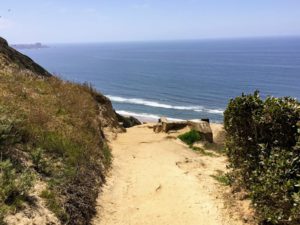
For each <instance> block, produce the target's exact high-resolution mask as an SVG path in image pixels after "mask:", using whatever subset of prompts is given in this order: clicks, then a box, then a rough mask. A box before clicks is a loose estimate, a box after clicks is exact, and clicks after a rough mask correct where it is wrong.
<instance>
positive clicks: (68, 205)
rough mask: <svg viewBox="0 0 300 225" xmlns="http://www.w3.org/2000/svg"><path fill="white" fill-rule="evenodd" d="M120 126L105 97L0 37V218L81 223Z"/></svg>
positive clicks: (91, 206)
mask: <svg viewBox="0 0 300 225" xmlns="http://www.w3.org/2000/svg"><path fill="white" fill-rule="evenodd" d="M122 131H123V128H122V127H120V126H119V123H118V120H117V116H116V114H115V112H114V110H113V108H112V105H111V102H110V101H109V100H108V99H107V98H106V97H104V96H103V95H101V94H100V93H97V92H96V91H95V90H94V89H93V88H92V87H90V86H89V85H86V84H85V85H79V84H75V83H72V82H67V81H62V80H60V79H59V78H57V77H55V76H52V75H51V74H50V73H49V72H47V71H46V70H45V69H43V68H42V67H41V66H39V65H38V64H36V63H34V62H33V61H32V60H31V59H30V58H28V57H27V56H24V55H23V54H21V53H19V52H17V51H16V50H14V49H13V48H11V47H9V46H8V44H7V42H6V41H5V40H4V39H2V38H0V153H1V161H0V186H1V190H0V224H5V223H8V224H20V223H24V224H32V222H34V223H36V224H38V223H39V224H59V223H64V224H65V223H66V224H89V221H90V219H91V217H92V216H93V215H94V213H95V201H96V197H97V195H98V191H99V186H100V185H101V184H102V183H103V182H104V179H105V178H104V177H105V171H106V169H107V168H108V166H109V165H110V161H111V153H110V150H109V148H108V145H107V138H106V135H109V136H110V135H111V134H113V135H115V134H117V133H118V132H122ZM26 221H27V222H26Z"/></svg>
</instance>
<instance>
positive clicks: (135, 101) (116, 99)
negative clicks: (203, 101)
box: [106, 95, 223, 114]
mask: <svg viewBox="0 0 300 225" xmlns="http://www.w3.org/2000/svg"><path fill="white" fill-rule="evenodd" d="M106 97H108V98H109V99H110V100H111V101H112V102H118V103H128V104H135V105H145V106H149V107H155V108H164V109H176V110H187V111H194V112H207V113H210V114H223V110H222V109H209V108H205V107H203V106H180V105H171V104H165V103H160V102H156V101H150V100H145V99H140V98H124V97H119V96H112V95H106Z"/></svg>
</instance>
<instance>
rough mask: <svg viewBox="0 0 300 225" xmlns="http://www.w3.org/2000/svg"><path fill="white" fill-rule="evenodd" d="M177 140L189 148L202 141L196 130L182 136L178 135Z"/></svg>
mask: <svg viewBox="0 0 300 225" xmlns="http://www.w3.org/2000/svg"><path fill="white" fill-rule="evenodd" d="M178 138H179V139H180V140H181V141H183V142H184V143H186V144H187V145H189V146H190V145H193V144H194V143H195V142H197V141H201V140H202V137H201V135H200V134H199V132H197V131H196V130H191V131H189V132H186V133H184V134H182V135H179V136H178Z"/></svg>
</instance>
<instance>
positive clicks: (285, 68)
mask: <svg viewBox="0 0 300 225" xmlns="http://www.w3.org/2000/svg"><path fill="white" fill-rule="evenodd" d="M49 46H50V48H44V49H37V50H32V49H31V50H29V49H28V50H22V52H23V53H25V54H27V55H29V56H30V57H31V58H33V59H34V60H35V61H37V62H38V63H40V64H41V65H42V66H44V67H45V68H46V69H48V70H49V71H50V72H52V73H55V74H57V75H59V76H61V77H62V78H64V79H67V80H72V81H76V82H85V81H87V82H90V83H92V84H93V85H94V87H95V88H96V89H98V90H99V91H101V92H102V93H103V94H105V95H106V96H108V97H109V98H110V99H111V100H112V102H113V105H114V107H115V109H116V110H117V111H119V112H121V113H123V114H126V115H135V116H144V117H147V118H152V119H156V118H158V117H159V116H166V117H169V118H175V119H199V118H203V117H208V118H210V119H211V120H212V121H215V122H221V121H222V120H223V111H224V109H225V108H226V105H227V103H228V101H229V99H230V98H232V97H235V96H237V95H240V94H241V93H242V92H245V93H251V92H253V91H254V90H256V89H258V90H260V92H261V95H262V96H263V97H265V96H267V95H272V96H278V97H280V96H292V97H295V98H298V99H300V38H264V39H235V40H234V39H232V40H229V39H228V40H201V41H170V42H148V43H146V42H131V43H129V42H128V43H95V44H53V45H49Z"/></svg>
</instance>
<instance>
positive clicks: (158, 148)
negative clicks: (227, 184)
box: [93, 125, 243, 225]
mask: <svg viewBox="0 0 300 225" xmlns="http://www.w3.org/2000/svg"><path fill="white" fill-rule="evenodd" d="M112 149H113V155H114V161H113V168H112V171H111V174H110V175H109V177H108V180H107V184H106V185H105V186H104V187H103V189H102V193H101V194H100V197H99V199H98V212H99V213H98V214H97V216H96V217H95V218H94V221H93V224H94V225H114V224H118V225H147V224H153V225H154V224H155V225H219V224H222V225H237V224H243V223H242V222H241V221H240V220H238V219H236V218H234V217H232V214H231V213H229V211H228V209H227V208H226V207H225V205H224V200H223V199H222V194H221V191H224V187H222V186H221V185H220V184H218V183H217V181H215V180H214V179H213V178H212V177H211V176H210V175H212V174H216V170H224V169H225V165H226V162H225V160H226V159H225V158H224V157H213V158H212V157H209V156H202V155H199V154H197V153H194V152H193V151H191V150H190V149H188V148H187V147H186V146H185V145H184V144H182V143H181V142H180V141H178V140H175V139H172V138H168V135H167V134H162V133H161V134H155V133H154V132H153V131H152V129H149V128H147V125H142V126H139V127H134V128H130V129H128V131H127V133H124V134H120V135H119V136H118V138H117V140H115V141H114V142H113V143H112Z"/></svg>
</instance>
